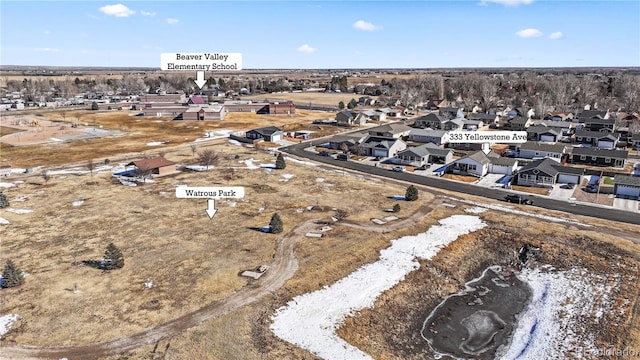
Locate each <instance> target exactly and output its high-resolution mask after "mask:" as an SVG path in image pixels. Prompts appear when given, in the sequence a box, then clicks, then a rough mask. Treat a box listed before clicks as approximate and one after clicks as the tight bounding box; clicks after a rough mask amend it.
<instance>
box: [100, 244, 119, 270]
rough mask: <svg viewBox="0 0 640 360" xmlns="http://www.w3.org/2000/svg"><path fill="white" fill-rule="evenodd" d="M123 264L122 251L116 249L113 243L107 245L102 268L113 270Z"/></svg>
mask: <svg viewBox="0 0 640 360" xmlns="http://www.w3.org/2000/svg"><path fill="white" fill-rule="evenodd" d="M123 266H124V256H123V255H122V251H120V249H118V248H117V247H116V246H115V245H114V244H113V243H109V245H107V250H105V252H104V263H103V267H102V268H103V269H105V270H113V269H120V268H122V267H123Z"/></svg>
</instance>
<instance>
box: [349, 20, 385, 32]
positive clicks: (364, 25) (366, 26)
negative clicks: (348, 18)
mask: <svg viewBox="0 0 640 360" xmlns="http://www.w3.org/2000/svg"><path fill="white" fill-rule="evenodd" d="M353 28H354V29H358V30H362V31H374V30H378V29H380V28H381V27H379V26H375V25H373V24H372V23H370V22H366V21H364V20H358V21H356V22H354V23H353Z"/></svg>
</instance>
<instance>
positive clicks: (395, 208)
mask: <svg viewBox="0 0 640 360" xmlns="http://www.w3.org/2000/svg"><path fill="white" fill-rule="evenodd" d="M399 211H400V204H395V205H393V212H399Z"/></svg>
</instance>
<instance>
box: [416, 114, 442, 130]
mask: <svg viewBox="0 0 640 360" xmlns="http://www.w3.org/2000/svg"><path fill="white" fill-rule="evenodd" d="M448 120H449V119H447V118H446V117H444V116H440V115H438V114H434V113H431V114H427V115H423V116H420V117H418V118H416V119H415V121H414V123H413V126H415V127H419V128H431V129H442V126H443V124H444V123H445V122H447V121H448Z"/></svg>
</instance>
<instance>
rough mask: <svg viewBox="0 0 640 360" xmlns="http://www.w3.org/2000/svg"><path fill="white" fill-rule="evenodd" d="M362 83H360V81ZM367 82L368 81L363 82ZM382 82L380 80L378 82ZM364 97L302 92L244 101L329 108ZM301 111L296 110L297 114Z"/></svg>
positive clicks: (245, 97) (250, 97) (264, 95)
mask: <svg viewBox="0 0 640 360" xmlns="http://www.w3.org/2000/svg"><path fill="white" fill-rule="evenodd" d="M358 82H360V81H358ZM362 82H366V81H362ZM377 82H380V79H379V80H378V81H377ZM360 96H362V95H359V94H353V93H321V92H300V93H281V94H280V93H279V94H262V95H252V96H243V97H242V98H243V99H247V100H256V101H263V100H265V99H266V100H268V101H293V102H294V103H296V104H298V105H300V106H304V105H305V104H308V103H312V104H316V105H317V104H324V105H329V106H335V107H337V106H338V103H339V102H340V101H343V102H344V103H345V105H346V104H347V103H348V102H349V101H351V99H355V100H356V101H358V98H359V97H360ZM371 98H373V99H376V98H377V96H371ZM298 111H299V110H298V109H296V112H298Z"/></svg>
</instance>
